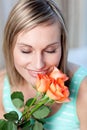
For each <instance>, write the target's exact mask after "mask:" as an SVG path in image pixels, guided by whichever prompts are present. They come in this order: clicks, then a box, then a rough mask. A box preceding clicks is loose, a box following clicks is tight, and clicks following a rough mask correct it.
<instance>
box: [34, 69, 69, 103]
mask: <svg viewBox="0 0 87 130" xmlns="http://www.w3.org/2000/svg"><path fill="white" fill-rule="evenodd" d="M67 79H68V77H67V76H66V75H65V74H63V73H62V72H61V71H60V70H58V69H57V68H56V67H54V69H53V71H52V72H51V73H50V74H49V75H43V74H39V75H38V79H37V83H36V88H37V90H38V91H39V92H43V93H46V95H47V96H48V97H49V98H51V99H52V100H55V101H56V102H66V101H69V98H68V96H69V90H68V88H67V87H66V86H65V85H64V81H66V80H67Z"/></svg>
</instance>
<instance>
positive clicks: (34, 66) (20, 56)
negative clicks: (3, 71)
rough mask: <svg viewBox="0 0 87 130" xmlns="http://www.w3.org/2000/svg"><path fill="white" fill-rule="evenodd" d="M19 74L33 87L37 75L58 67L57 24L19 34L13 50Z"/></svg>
mask: <svg viewBox="0 0 87 130" xmlns="http://www.w3.org/2000/svg"><path fill="white" fill-rule="evenodd" d="M13 57H14V65H15V68H16V70H17V71H18V72H19V74H20V75H21V76H22V77H23V78H24V79H25V81H27V82H28V83H31V84H33V85H35V81H36V77H37V74H38V73H42V74H46V73H49V72H50V71H52V68H53V66H58V65H59V62H60V58H61V31H60V26H59V24H58V23H55V24H51V25H48V26H46V25H45V24H41V25H39V26H37V27H35V28H33V29H31V30H27V31H24V32H21V33H19V35H18V36H17V41H16V44H15V47H14V50H13Z"/></svg>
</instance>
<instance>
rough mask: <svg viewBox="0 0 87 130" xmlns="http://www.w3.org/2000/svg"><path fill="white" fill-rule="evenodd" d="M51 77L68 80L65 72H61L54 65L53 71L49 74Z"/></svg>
mask: <svg viewBox="0 0 87 130" xmlns="http://www.w3.org/2000/svg"><path fill="white" fill-rule="evenodd" d="M49 76H50V77H51V78H54V79H58V78H61V79H62V80H63V81H66V80H68V77H67V76H66V74H64V73H62V72H61V71H60V70H59V69H58V68H56V67H54V69H53V71H52V72H51V73H50V74H49Z"/></svg>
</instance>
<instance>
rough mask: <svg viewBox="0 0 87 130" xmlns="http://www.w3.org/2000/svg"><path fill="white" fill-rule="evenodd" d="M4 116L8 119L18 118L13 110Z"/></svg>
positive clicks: (14, 119)
mask: <svg viewBox="0 0 87 130" xmlns="http://www.w3.org/2000/svg"><path fill="white" fill-rule="evenodd" d="M4 117H5V119H7V120H9V121H17V120H18V119H19V117H18V114H17V112H15V111H11V112H9V113H6V114H4Z"/></svg>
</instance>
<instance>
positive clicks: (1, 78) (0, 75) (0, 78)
mask: <svg viewBox="0 0 87 130" xmlns="http://www.w3.org/2000/svg"><path fill="white" fill-rule="evenodd" d="M5 74H6V71H5V70H1V71H0V95H2V89H3V83H4V77H5Z"/></svg>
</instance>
